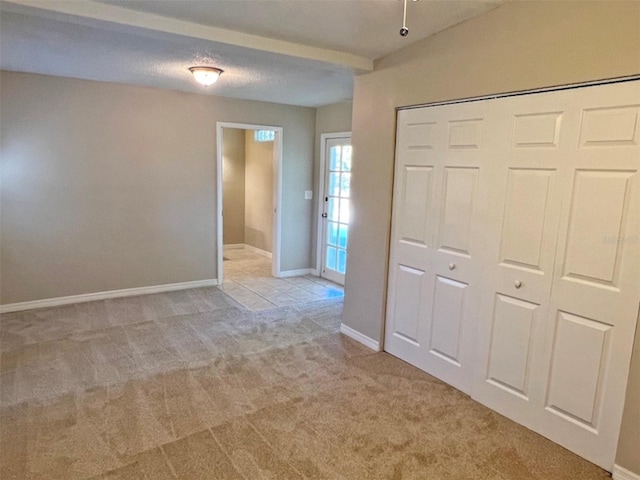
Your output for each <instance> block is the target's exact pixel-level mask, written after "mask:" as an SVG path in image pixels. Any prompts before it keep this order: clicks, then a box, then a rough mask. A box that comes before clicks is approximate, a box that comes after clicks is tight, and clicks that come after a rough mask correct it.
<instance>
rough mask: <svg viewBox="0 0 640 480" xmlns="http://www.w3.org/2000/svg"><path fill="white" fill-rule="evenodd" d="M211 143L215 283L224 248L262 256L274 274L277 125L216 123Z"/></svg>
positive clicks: (276, 268)
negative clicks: (213, 145)
mask: <svg viewBox="0 0 640 480" xmlns="http://www.w3.org/2000/svg"><path fill="white" fill-rule="evenodd" d="M217 146H218V151H217V196H218V198H217V252H216V254H217V255H216V256H217V278H218V283H220V284H222V283H223V281H224V275H225V273H224V262H225V250H226V251H227V252H232V251H233V250H239V249H242V250H247V251H250V252H252V253H254V254H258V255H260V256H261V257H265V258H268V259H269V260H270V263H271V274H272V275H273V276H274V277H279V276H280V238H281V217H280V205H281V198H282V182H281V172H282V127H276V126H269V125H252V124H240V123H227V122H218V124H217ZM232 256H234V255H233V253H228V255H227V256H226V258H230V257H232ZM262 264H264V262H262Z"/></svg>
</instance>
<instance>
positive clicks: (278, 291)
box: [221, 247, 344, 311]
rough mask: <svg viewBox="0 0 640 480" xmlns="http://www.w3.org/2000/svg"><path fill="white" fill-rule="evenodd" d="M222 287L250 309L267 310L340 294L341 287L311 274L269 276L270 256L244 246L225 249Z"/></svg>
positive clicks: (340, 296)
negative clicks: (280, 276) (301, 275)
mask: <svg viewBox="0 0 640 480" xmlns="http://www.w3.org/2000/svg"><path fill="white" fill-rule="evenodd" d="M221 288H222V290H224V292H225V293H226V294H227V295H229V296H230V297H232V298H233V299H234V300H236V301H237V302H238V303H240V304H242V305H243V306H244V307H246V308H247V309H249V310H252V311H259V310H269V309H272V308H276V307H284V306H286V305H294V304H297V303H307V302H316V301H318V300H328V299H330V298H342V297H343V296H344V289H343V288H342V287H341V286H340V285H337V284H335V283H333V282H330V281H328V280H325V279H324V278H320V277H315V276H313V275H305V276H303V277H290V278H274V277H273V276H271V259H269V258H267V257H266V256H264V255H260V254H258V253H255V252H253V251H251V250H250V249H246V248H234V247H232V248H229V247H225V249H224V283H223V285H222V287H221Z"/></svg>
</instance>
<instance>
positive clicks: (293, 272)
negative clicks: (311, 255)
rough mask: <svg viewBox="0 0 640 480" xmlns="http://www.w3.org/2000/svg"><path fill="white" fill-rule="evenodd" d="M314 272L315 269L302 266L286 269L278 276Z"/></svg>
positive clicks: (301, 274)
mask: <svg viewBox="0 0 640 480" xmlns="http://www.w3.org/2000/svg"><path fill="white" fill-rule="evenodd" d="M312 272H313V269H311V268H300V269H298V270H285V271H283V272H280V273H279V274H278V277H280V278H287V277H301V276H303V275H309V274H310V273H312Z"/></svg>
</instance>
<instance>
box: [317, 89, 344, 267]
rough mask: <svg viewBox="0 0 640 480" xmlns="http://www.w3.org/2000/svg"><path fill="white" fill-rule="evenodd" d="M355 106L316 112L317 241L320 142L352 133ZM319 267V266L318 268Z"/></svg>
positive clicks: (339, 106)
mask: <svg viewBox="0 0 640 480" xmlns="http://www.w3.org/2000/svg"><path fill="white" fill-rule="evenodd" d="M352 108H353V104H352V103H351V102H342V103H334V104H332V105H326V106H324V107H319V108H318V109H317V110H316V148H315V153H314V158H315V161H314V164H313V178H314V182H313V185H314V189H313V192H314V195H313V197H314V198H313V211H314V212H316V216H315V221H314V222H313V230H312V235H313V238H314V239H317V231H318V218H317V212H318V202H319V201H320V193H319V192H318V186H319V185H320V178H319V177H320V163H321V162H322V161H323V159H322V158H320V141H321V135H322V134H323V133H337V132H350V131H351V111H352ZM316 243H317V242H315V241H314V243H313V248H312V255H313V258H316V252H317V250H316V249H317V248H318V246H317V245H316ZM318 267H319V266H318Z"/></svg>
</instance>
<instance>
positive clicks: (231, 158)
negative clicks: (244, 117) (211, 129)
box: [222, 128, 245, 245]
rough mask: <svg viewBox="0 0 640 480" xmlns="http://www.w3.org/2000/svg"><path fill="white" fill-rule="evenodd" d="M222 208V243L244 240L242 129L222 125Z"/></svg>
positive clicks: (242, 241) (235, 242)
mask: <svg viewBox="0 0 640 480" xmlns="http://www.w3.org/2000/svg"><path fill="white" fill-rule="evenodd" d="M222 138H223V142H222V191H223V199H222V205H223V207H222V212H223V219H222V221H223V231H222V242H223V244H224V245H233V244H239V243H244V197H245V174H244V173H245V163H244V150H245V147H244V130H242V129H239V128H223V129H222Z"/></svg>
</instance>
